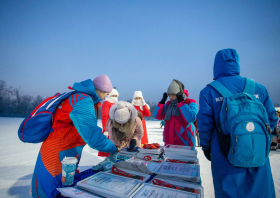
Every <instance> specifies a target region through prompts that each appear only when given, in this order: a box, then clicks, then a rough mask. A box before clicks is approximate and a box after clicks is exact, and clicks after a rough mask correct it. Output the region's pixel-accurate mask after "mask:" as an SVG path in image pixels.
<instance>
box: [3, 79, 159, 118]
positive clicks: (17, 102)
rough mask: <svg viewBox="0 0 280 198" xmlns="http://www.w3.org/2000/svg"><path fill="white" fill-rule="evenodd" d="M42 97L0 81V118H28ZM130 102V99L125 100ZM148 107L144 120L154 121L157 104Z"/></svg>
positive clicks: (152, 103)
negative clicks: (148, 111) (148, 113)
mask: <svg viewBox="0 0 280 198" xmlns="http://www.w3.org/2000/svg"><path fill="white" fill-rule="evenodd" d="M43 100H44V98H43V97H42V96H39V95H38V96H36V97H35V98H34V97H32V96H29V95H25V94H23V93H21V92H20V88H13V87H12V86H8V85H7V84H6V82H5V81H3V80H0V117H26V116H28V115H29V114H30V113H31V112H32V111H33V110H34V109H35V108H36V107H37V106H38V105H39V104H40V103H41V102H42V101H43ZM126 101H127V102H131V101H132V99H129V100H126ZM146 103H147V104H148V105H149V106H150V112H151V116H150V117H146V118H145V119H147V120H151V119H154V116H153V115H154V111H155V109H156V106H157V104H156V103H154V102H152V101H146ZM98 114H99V116H98V117H99V119H100V118H101V116H102V108H99V113H98Z"/></svg>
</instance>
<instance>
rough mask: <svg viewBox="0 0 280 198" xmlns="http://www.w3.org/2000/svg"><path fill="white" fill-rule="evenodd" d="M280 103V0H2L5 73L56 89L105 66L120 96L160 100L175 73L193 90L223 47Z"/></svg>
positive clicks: (39, 89) (39, 88) (0, 56)
mask: <svg viewBox="0 0 280 198" xmlns="http://www.w3.org/2000/svg"><path fill="white" fill-rule="evenodd" d="M224 48H234V49H236V50H237V52H238V53H239V55H240V64H241V75H242V76H246V77H249V78H252V79H254V80H256V81H257V82H259V83H261V84H263V85H264V86H266V88H267V89H268V91H269V93H270V96H271V98H272V101H273V103H280V89H279V87H280V58H279V54H280V1H279V0H275V1H243V0H241V1H230V0H227V1H225V0H221V1H191V0H183V1H176V0H174V1H171V0H169V1H164V0H161V1H157V0H153V1H145V0H141V1H140V0H138V1H132V0H127V1H101V0H100V1H92V0H91V1H72V0H67V1H66V0H59V1H35V0H34V1H31V0H29V1H24V0H21V1H13V0H9V1H7V0H1V1H0V79H1V80H4V81H5V82H6V83H7V84H8V85H11V86H13V87H17V88H19V87H20V88H21V92H22V93H24V94H27V95H32V96H36V95H41V96H43V97H47V96H51V95H53V94H55V93H56V92H65V91H67V87H68V86H69V85H71V86H72V85H73V83H74V82H78V81H82V80H86V79H89V78H90V79H94V78H95V77H96V76H98V75H100V74H107V75H108V76H109V78H110V79H111V82H112V84H113V86H116V87H117V89H118V91H119V93H120V99H130V98H132V97H133V93H134V91H136V90H141V91H142V92H143V95H144V98H145V100H146V101H150V100H152V101H155V102H158V101H159V100H160V99H161V97H162V93H163V92H165V91H166V90H167V87H168V86H169V84H170V83H171V81H172V80H173V79H174V78H175V79H178V80H180V81H181V82H183V83H184V85H185V87H186V89H188V90H189V94H190V97H191V98H194V99H196V100H197V101H198V98H199V92H200V90H201V89H203V88H204V87H205V86H206V85H207V84H208V83H209V82H211V81H212V79H213V63H214V57H215V54H216V52H217V51H218V50H221V49H224Z"/></svg>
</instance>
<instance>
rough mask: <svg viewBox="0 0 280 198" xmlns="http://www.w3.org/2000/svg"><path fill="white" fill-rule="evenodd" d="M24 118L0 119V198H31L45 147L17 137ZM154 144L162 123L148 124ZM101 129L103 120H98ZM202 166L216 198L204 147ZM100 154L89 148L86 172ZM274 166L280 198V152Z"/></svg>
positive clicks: (208, 195)
mask: <svg viewBox="0 0 280 198" xmlns="http://www.w3.org/2000/svg"><path fill="white" fill-rule="evenodd" d="M22 121H23V118H2V117H0V198H1V197H3V198H4V197H5V198H6V197H16V198H25V197H30V195H29V188H30V183H31V178H32V174H33V171H34V166H35V163H36V159H37V155H38V153H39V149H40V146H41V144H29V143H22V142H21V141H20V140H19V138H18V135H17V130H18V128H19V125H20V124H21V122H22ZM146 124H147V130H148V138H149V142H150V143H156V142H157V143H160V144H161V145H163V140H162V131H163V128H160V121H146ZM98 126H101V121H100V120H99V121H98ZM197 150H198V158H199V163H200V175H201V179H202V186H203V187H204V195H205V198H214V197H215V196H214V187H213V181H212V174H211V163H210V162H209V161H208V160H207V159H206V158H205V157H204V155H203V151H202V150H201V147H197ZM97 154H98V151H96V150H94V149H91V148H90V147H88V146H85V147H84V149H83V153H82V159H81V161H80V164H79V168H80V171H84V170H86V169H88V168H90V167H91V166H93V165H96V164H98V163H99V162H101V161H102V160H103V159H104V158H103V157H98V156H97ZM269 156H270V163H271V168H272V174H273V179H274V185H275V191H276V196H277V197H280V171H279V170H278V169H279V159H280V151H272V152H270V155H269Z"/></svg>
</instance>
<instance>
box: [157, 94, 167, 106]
mask: <svg viewBox="0 0 280 198" xmlns="http://www.w3.org/2000/svg"><path fill="white" fill-rule="evenodd" d="M166 100H167V93H166V92H165V93H164V94H163V96H162V99H161V101H160V102H159V103H160V104H165V101H166Z"/></svg>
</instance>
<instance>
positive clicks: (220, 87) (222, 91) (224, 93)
mask: <svg viewBox="0 0 280 198" xmlns="http://www.w3.org/2000/svg"><path fill="white" fill-rule="evenodd" d="M208 85H209V86H211V87H213V88H214V89H215V90H216V91H217V92H219V93H220V94H221V95H222V96H223V97H224V98H225V97H229V96H231V95H232V93H231V92H230V91H229V90H228V89H227V88H226V87H225V86H224V85H222V83H220V82H219V81H216V80H215V81H213V82H211V83H210V84H208Z"/></svg>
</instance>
